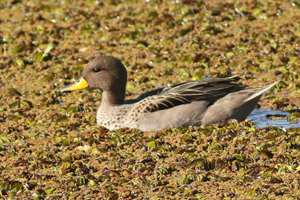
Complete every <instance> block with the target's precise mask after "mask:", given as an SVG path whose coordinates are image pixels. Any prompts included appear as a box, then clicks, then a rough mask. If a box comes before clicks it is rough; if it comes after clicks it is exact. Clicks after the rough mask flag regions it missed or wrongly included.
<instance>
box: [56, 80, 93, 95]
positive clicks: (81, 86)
mask: <svg viewBox="0 0 300 200" xmlns="http://www.w3.org/2000/svg"><path fill="white" fill-rule="evenodd" d="M87 87H89V84H88V83H87V82H86V80H85V79H84V78H83V77H80V78H79V79H78V81H77V82H76V83H74V84H72V85H69V86H67V87H65V88H63V89H61V90H60V92H71V91H74V90H82V89H85V88H87Z"/></svg>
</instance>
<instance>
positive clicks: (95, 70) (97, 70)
mask: <svg viewBox="0 0 300 200" xmlns="http://www.w3.org/2000/svg"><path fill="white" fill-rule="evenodd" d="M100 71H101V69H100V68H99V67H96V68H94V69H93V72H100Z"/></svg>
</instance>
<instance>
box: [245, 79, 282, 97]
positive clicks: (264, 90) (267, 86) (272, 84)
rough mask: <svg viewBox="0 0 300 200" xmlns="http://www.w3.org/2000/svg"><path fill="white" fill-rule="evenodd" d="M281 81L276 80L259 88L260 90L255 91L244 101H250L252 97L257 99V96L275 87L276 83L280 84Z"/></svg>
mask: <svg viewBox="0 0 300 200" xmlns="http://www.w3.org/2000/svg"><path fill="white" fill-rule="evenodd" d="M279 82H280V81H275V82H274V83H271V84H269V85H266V86H263V87H261V88H257V89H258V92H256V93H254V94H253V95H251V96H250V97H248V98H247V99H246V100H245V101H244V102H247V101H250V100H252V99H255V98H257V97H260V96H261V95H262V94H263V93H264V92H266V91H267V90H269V89H271V88H272V87H274V86H275V85H276V84H278V83H279Z"/></svg>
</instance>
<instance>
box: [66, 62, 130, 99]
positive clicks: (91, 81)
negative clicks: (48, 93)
mask: <svg viewBox="0 0 300 200" xmlns="http://www.w3.org/2000/svg"><path fill="white" fill-rule="evenodd" d="M126 80H127V73H126V69H125V67H124V65H123V64H122V63H121V61H120V60H118V59H117V58H115V57H112V56H98V57H96V58H94V59H93V60H91V61H90V62H89V63H88V64H87V65H86V67H85V68H84V70H83V72H82V77H81V78H80V79H79V80H78V81H77V82H76V83H75V84H72V85H70V86H67V87H65V88H63V89H61V92H70V91H74V90H80V89H85V88H91V89H101V90H102V91H104V92H114V93H120V92H121V93H125V87H126Z"/></svg>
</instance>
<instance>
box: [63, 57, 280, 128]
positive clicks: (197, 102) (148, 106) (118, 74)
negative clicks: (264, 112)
mask: <svg viewBox="0 0 300 200" xmlns="http://www.w3.org/2000/svg"><path fill="white" fill-rule="evenodd" d="M240 79H241V76H232V77H226V78H206V79H201V80H197V81H190V82H183V83H179V84H176V85H173V86H171V87H164V88H159V89H156V90H153V91H149V92H146V93H143V94H141V95H140V96H138V97H137V98H136V99H129V100H125V90H126V83H127V71H126V68H125V66H124V65H123V64H122V62H121V61H120V60H119V59H117V58H115V57H113V56H103V55H101V56H96V57H95V58H94V59H92V60H91V61H89V62H88V64H87V65H86V67H85V68H84V70H83V72H82V76H81V77H80V78H79V79H78V81H77V82H76V83H74V84H72V85H69V86H67V87H65V88H62V89H61V92H71V91H75V90H81V89H86V88H89V89H100V90H101V91H102V97H101V105H100V107H99V108H98V110H97V124H98V125H100V126H103V127H105V128H107V129H109V130H111V131H114V130H117V129H120V128H124V127H128V128H132V129H139V130H141V131H144V132H150V131H160V130H162V129H163V128H165V127H169V128H178V127H189V126H201V125H203V124H205V125H212V124H226V123H228V122H229V120H231V119H235V120H237V121H239V122H240V121H244V120H245V119H246V118H247V116H248V115H249V114H250V113H251V112H252V111H253V110H254V109H255V107H256V105H257V103H258V101H259V99H260V97H261V96H262V94H263V93H264V92H265V91H267V90H269V89H270V88H272V87H273V86H274V85H276V84H277V83H278V82H279V81H275V82H273V83H271V84H269V85H266V86H263V87H260V88H245V86H244V85H242V84H240V83H238V81H239V80H240Z"/></svg>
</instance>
